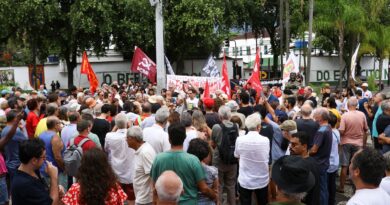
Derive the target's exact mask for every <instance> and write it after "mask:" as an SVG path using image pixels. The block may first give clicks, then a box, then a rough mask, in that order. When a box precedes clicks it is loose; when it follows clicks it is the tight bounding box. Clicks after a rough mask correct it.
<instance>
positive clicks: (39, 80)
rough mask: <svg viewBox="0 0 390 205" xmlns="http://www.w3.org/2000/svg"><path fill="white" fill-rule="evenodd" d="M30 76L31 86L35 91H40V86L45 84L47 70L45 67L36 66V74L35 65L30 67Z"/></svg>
mask: <svg viewBox="0 0 390 205" xmlns="http://www.w3.org/2000/svg"><path fill="white" fill-rule="evenodd" d="M28 76H29V80H30V85H31V87H32V88H34V89H38V88H39V86H40V85H43V84H45V69H44V67H43V65H36V70H35V73H34V65H29V66H28Z"/></svg>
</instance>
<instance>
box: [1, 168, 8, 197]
mask: <svg viewBox="0 0 390 205" xmlns="http://www.w3.org/2000/svg"><path fill="white" fill-rule="evenodd" d="M5 202H8V190H7V180H6V177H5V175H4V176H2V177H0V204H5Z"/></svg>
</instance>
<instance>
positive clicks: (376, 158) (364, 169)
mask: <svg viewBox="0 0 390 205" xmlns="http://www.w3.org/2000/svg"><path fill="white" fill-rule="evenodd" d="M385 171H386V161H385V159H384V157H383V156H382V155H381V154H380V153H379V152H378V151H376V150H375V149H373V148H371V147H366V148H364V149H362V150H360V151H358V152H357V153H356V154H355V155H354V156H353V157H352V160H351V165H350V166H349V175H350V176H351V179H352V182H353V184H354V185H355V187H356V192H355V194H354V195H353V196H352V197H351V198H350V199H349V200H348V202H347V205H355V204H359V205H360V204H361V205H369V204H375V205H385V204H389V202H390V195H388V194H387V192H386V191H385V190H383V189H382V188H381V187H379V186H380V183H381V181H382V178H383V176H384V173H385Z"/></svg>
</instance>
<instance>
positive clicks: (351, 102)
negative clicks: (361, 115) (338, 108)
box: [348, 97, 359, 107]
mask: <svg viewBox="0 0 390 205" xmlns="http://www.w3.org/2000/svg"><path fill="white" fill-rule="evenodd" d="M358 103H359V102H358V99H357V98H356V97H350V98H349V99H348V107H356V106H357V105H358Z"/></svg>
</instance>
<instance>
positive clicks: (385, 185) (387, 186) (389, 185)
mask: <svg viewBox="0 0 390 205" xmlns="http://www.w3.org/2000/svg"><path fill="white" fill-rule="evenodd" d="M379 187H380V188H382V189H383V190H385V191H386V192H387V193H388V194H389V195H390V176H389V177H384V178H383V179H382V182H381V184H380V185H379Z"/></svg>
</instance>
